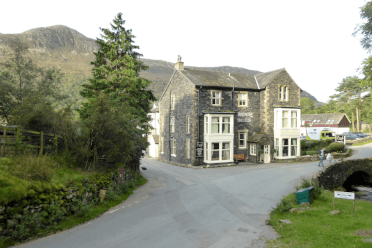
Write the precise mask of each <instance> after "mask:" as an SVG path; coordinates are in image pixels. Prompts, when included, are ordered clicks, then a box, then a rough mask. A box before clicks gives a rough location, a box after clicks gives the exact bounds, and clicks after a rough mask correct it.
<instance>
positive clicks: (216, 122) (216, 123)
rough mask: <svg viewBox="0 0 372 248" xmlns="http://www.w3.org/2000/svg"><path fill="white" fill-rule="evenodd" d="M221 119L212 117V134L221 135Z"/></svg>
mask: <svg viewBox="0 0 372 248" xmlns="http://www.w3.org/2000/svg"><path fill="white" fill-rule="evenodd" d="M220 119H221V118H220V117H212V121H211V134H212V133H220Z"/></svg>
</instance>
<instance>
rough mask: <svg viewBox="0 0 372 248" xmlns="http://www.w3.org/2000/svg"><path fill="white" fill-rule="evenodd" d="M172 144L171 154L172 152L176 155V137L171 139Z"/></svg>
mask: <svg viewBox="0 0 372 248" xmlns="http://www.w3.org/2000/svg"><path fill="white" fill-rule="evenodd" d="M171 145H172V147H171V150H172V152H171V154H172V156H174V157H175V156H176V139H173V140H171Z"/></svg>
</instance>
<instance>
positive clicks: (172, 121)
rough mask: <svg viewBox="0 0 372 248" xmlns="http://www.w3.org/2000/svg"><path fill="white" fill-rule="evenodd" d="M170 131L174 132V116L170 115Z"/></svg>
mask: <svg viewBox="0 0 372 248" xmlns="http://www.w3.org/2000/svg"><path fill="white" fill-rule="evenodd" d="M170 131H171V133H174V131H175V123H174V116H172V117H171V119H170Z"/></svg>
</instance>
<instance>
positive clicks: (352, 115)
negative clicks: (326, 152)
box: [351, 110, 354, 132]
mask: <svg viewBox="0 0 372 248" xmlns="http://www.w3.org/2000/svg"><path fill="white" fill-rule="evenodd" d="M351 131H352V132H354V111H353V110H351Z"/></svg>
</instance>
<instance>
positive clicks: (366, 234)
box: [354, 229, 372, 237]
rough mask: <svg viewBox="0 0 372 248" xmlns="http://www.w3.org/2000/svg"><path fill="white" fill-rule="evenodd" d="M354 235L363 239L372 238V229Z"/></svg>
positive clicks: (356, 232) (358, 231)
mask: <svg viewBox="0 0 372 248" xmlns="http://www.w3.org/2000/svg"><path fill="white" fill-rule="evenodd" d="M354 234H355V235H358V236H363V237H368V236H372V229H363V230H356V231H355V232H354Z"/></svg>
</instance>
